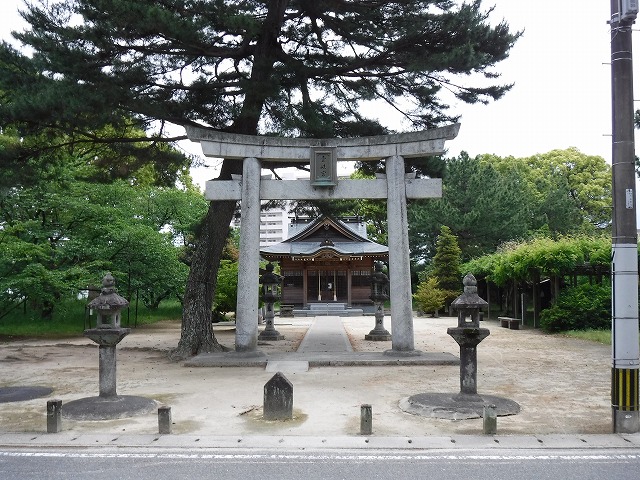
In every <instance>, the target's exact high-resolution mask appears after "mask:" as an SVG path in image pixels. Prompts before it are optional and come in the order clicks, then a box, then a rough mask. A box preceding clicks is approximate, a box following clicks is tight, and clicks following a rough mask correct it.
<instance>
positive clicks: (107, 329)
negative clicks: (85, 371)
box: [62, 273, 156, 420]
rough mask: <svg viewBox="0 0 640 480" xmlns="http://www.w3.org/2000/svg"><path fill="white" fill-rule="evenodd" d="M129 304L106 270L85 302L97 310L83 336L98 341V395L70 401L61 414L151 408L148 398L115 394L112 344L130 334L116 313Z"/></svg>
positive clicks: (84, 416) (98, 415) (102, 414)
mask: <svg viewBox="0 0 640 480" xmlns="http://www.w3.org/2000/svg"><path fill="white" fill-rule="evenodd" d="M128 305H129V302H128V301H127V299H125V298H123V297H121V296H120V295H118V291H117V290H116V288H115V280H114V278H113V276H112V275H111V274H110V273H107V274H106V275H105V276H104V278H103V279H102V290H101V292H100V295H99V296H98V297H96V298H94V299H93V300H91V301H90V302H89V303H88V305H87V306H88V307H89V308H90V309H91V310H93V311H95V312H96V313H97V320H96V327H95V328H89V329H87V330H85V331H84V336H85V337H88V338H90V339H91V340H93V341H94V342H95V343H97V344H98V347H99V350H98V362H99V365H98V371H99V373H98V375H99V386H100V387H99V395H98V396H97V397H86V398H80V399H78V400H73V401H71V402H69V403H67V404H66V405H64V407H63V408H62V414H63V416H66V417H70V418H73V419H76V420H107V419H114V418H124V417H129V416H133V415H140V414H145V413H149V412H150V411H152V410H153V409H154V408H155V406H156V402H155V401H154V400H151V399H149V398H145V397H138V396H133V395H118V394H117V393H116V345H117V344H118V343H120V341H121V340H122V339H123V338H124V337H126V336H127V335H128V334H129V333H130V331H131V330H130V329H129V328H122V327H121V326H120V312H121V311H122V310H123V309H124V308H126V307H127V306H128Z"/></svg>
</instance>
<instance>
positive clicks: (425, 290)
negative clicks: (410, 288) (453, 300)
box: [413, 277, 446, 314]
mask: <svg viewBox="0 0 640 480" xmlns="http://www.w3.org/2000/svg"><path fill="white" fill-rule="evenodd" d="M445 298H446V293H445V292H444V291H442V290H441V289H439V288H438V280H436V279H435V278H433V277H432V278H428V279H427V280H426V281H424V282H420V283H419V284H418V288H417V290H416V293H414V294H413V299H414V301H415V304H416V306H417V308H418V310H421V311H423V312H431V313H432V314H435V313H436V312H437V311H438V310H440V309H441V308H442V307H444V304H445Z"/></svg>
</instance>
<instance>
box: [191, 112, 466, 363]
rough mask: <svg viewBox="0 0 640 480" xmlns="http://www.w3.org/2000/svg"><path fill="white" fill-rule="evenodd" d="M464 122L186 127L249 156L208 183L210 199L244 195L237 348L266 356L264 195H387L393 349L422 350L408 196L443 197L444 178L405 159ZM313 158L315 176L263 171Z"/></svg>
mask: <svg viewBox="0 0 640 480" xmlns="http://www.w3.org/2000/svg"><path fill="white" fill-rule="evenodd" d="M459 128H460V125H459V124H453V125H448V126H445V127H440V128H434V129H430V130H423V131H418V132H409V133H401V134H397V135H380V136H373V137H360V138H330V139H312V138H282V137H263V136H257V135H240V134H229V133H224V132H220V131H217V130H211V129H206V128H199V127H186V130H187V136H188V137H189V139H190V140H192V141H194V142H200V145H201V147H202V153H203V154H204V155H205V156H208V157H216V158H224V159H225V160H241V161H242V162H243V170H242V176H241V177H236V178H234V179H232V180H212V181H209V182H207V183H206V187H205V198H206V199H208V200H211V201H216V200H241V218H242V222H241V226H240V229H241V231H240V260H239V263H238V304H237V309H236V342H235V345H236V350H235V353H238V354H242V355H245V356H246V355H251V356H262V355H263V354H261V353H260V352H259V351H258V350H257V340H258V322H257V318H258V303H259V298H258V292H259V289H258V278H259V275H258V269H259V262H260V253H259V252H260V231H259V228H260V202H261V200H343V199H386V200H387V222H388V241H389V245H388V246H389V277H390V281H391V286H392V288H391V289H390V302H391V327H392V334H393V335H392V349H391V350H388V351H387V352H385V354H388V355H396V356H405V355H419V354H420V352H418V351H416V350H414V337H413V313H412V309H411V302H412V296H411V270H410V261H409V238H408V229H409V225H408V220H407V208H406V207H407V205H406V201H407V199H408V198H412V199H419V198H440V197H441V196H442V180H441V179H439V178H416V176H415V174H409V175H407V174H405V163H404V159H405V158H414V157H425V156H429V155H441V154H443V153H444V152H445V148H444V146H445V141H446V140H451V139H453V138H455V137H456V136H457V134H458V130H459ZM381 159H385V165H386V174H384V175H377V178H375V179H340V181H338V179H337V162H338V161H361V162H365V161H379V160H381ZM268 162H277V163H279V164H280V165H282V164H286V163H291V165H292V166H293V165H300V164H304V163H307V162H308V163H309V164H310V172H311V175H310V179H308V180H272V179H264V178H261V176H260V170H261V166H262V163H268Z"/></svg>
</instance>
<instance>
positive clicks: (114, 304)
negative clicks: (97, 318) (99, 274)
mask: <svg viewBox="0 0 640 480" xmlns="http://www.w3.org/2000/svg"><path fill="white" fill-rule="evenodd" d="M115 285H116V281H115V279H114V278H113V275H111V273H107V274H106V275H105V276H104V278H103V279H102V289H101V290H100V295H99V296H98V297H96V298H94V299H93V300H91V301H90V302H89V304H88V306H89V308H95V309H97V310H121V309H123V308H125V307H126V306H127V305H129V301H128V300H127V299H126V298H124V297H122V296H120V295H118V293H117V292H118V289H117V288H116V287H115Z"/></svg>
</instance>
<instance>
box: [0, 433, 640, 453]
mask: <svg viewBox="0 0 640 480" xmlns="http://www.w3.org/2000/svg"><path fill="white" fill-rule="evenodd" d="M43 447H44V448H57V447H65V448H69V447H72V448H92V447H100V448H104V447H114V448H127V449H135V448H145V447H154V448H155V447H159V448H172V449H188V450H189V451H192V450H202V449H239V448H240V449H258V448H259V449H300V450H307V449H362V450H378V449H385V450H390V449H391V450H444V449H446V450H477V449H482V450H501V449H502V450H504V449H526V450H544V449H550V448H554V449H580V450H584V449H587V450H588V449H602V448H611V449H635V448H640V434H633V435H622V434H609V435H558V434H550V435H514V436H511V435H452V436H420V437H376V436H375V435H372V436H327V437H322V436H317V437H316V436H287V435H283V436H279V435H272V436H260V435H256V436H242V435H240V436H232V435H231V436H215V435H160V434H153V435H152V434H146V435H145V434H143V435H130V434H129V435H120V434H117V433H115V434H113V435H109V434H74V433H68V432H63V433H58V434H43V433H5V434H0V448H10V449H13V448H43Z"/></svg>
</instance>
